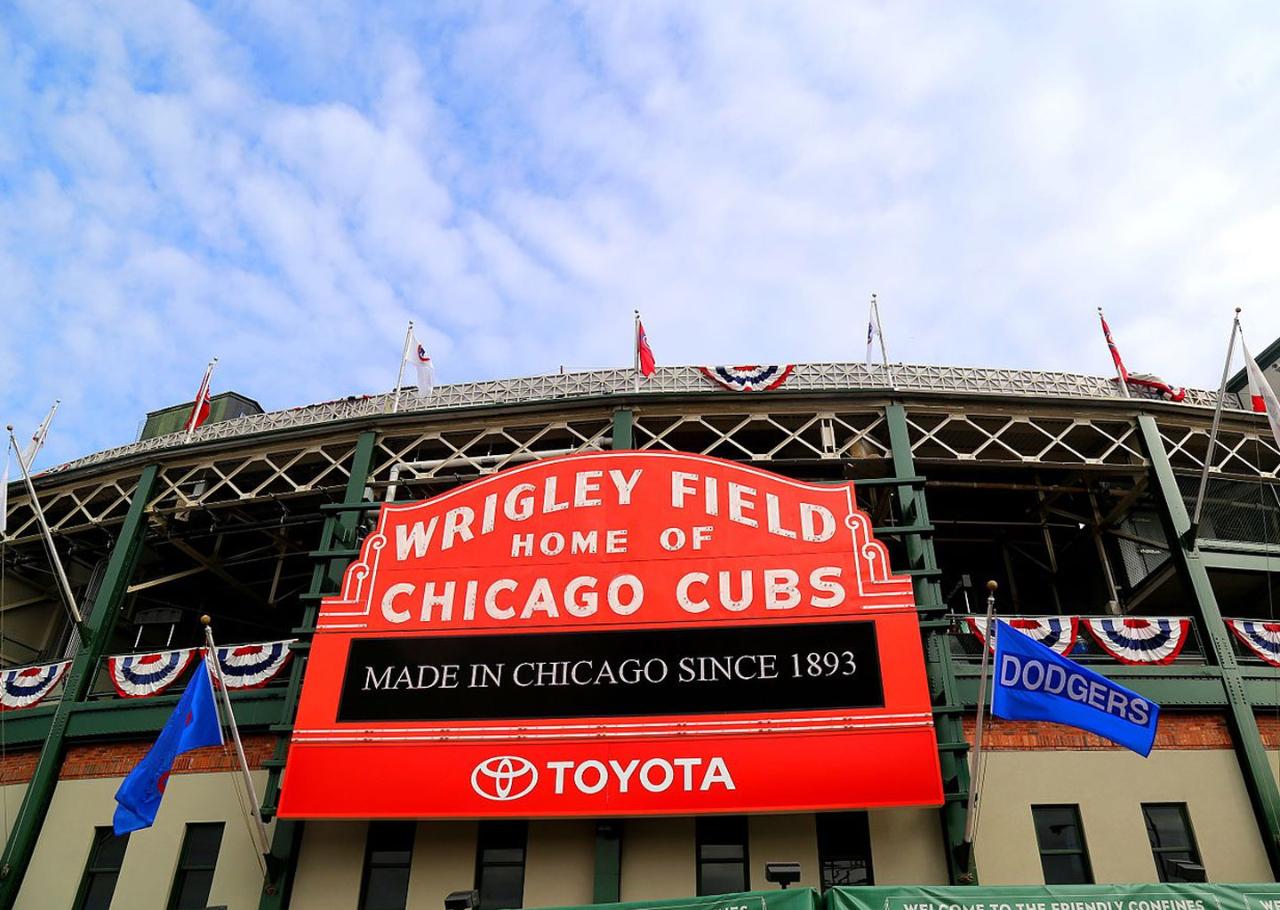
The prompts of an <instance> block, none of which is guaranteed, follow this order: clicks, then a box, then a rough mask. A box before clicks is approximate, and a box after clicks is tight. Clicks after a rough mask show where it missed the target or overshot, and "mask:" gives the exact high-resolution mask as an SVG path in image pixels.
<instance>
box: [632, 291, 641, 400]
mask: <svg viewBox="0 0 1280 910" xmlns="http://www.w3.org/2000/svg"><path fill="white" fill-rule="evenodd" d="M635 314H636V324H635V328H634V330H633V331H632V333H631V334H632V339H631V341H632V344H631V347H632V348H633V349H634V353H635V363H634V364H633V366H632V372H631V381H632V384H633V385H634V387H635V390H636V391H637V392H638V391H640V311H639V310H636V311H635Z"/></svg>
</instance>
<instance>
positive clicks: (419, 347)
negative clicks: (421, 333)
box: [405, 332, 436, 398]
mask: <svg viewBox="0 0 1280 910" xmlns="http://www.w3.org/2000/svg"><path fill="white" fill-rule="evenodd" d="M405 359H406V360H408V361H409V362H410V363H412V364H413V368H414V369H415V370H417V371H418V397H419V398H426V397H427V396H428V395H430V394H431V391H432V389H434V388H435V387H436V367H435V364H434V363H433V362H432V360H431V358H430V357H429V356H428V355H427V349H426V348H425V347H424V346H423V344H422V342H421V341H419V340H418V333H417V332H414V333H413V344H412V345H411V346H410V350H409V352H408V353H407V354H406V355H405Z"/></svg>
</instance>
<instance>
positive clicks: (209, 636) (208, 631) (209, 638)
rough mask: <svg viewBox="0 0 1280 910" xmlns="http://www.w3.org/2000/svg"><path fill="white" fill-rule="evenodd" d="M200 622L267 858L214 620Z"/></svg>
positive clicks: (268, 841)
mask: <svg viewBox="0 0 1280 910" xmlns="http://www.w3.org/2000/svg"><path fill="white" fill-rule="evenodd" d="M200 622H201V623H203V624H204V639H205V644H206V647H207V649H208V657H207V659H206V660H205V667H206V668H209V671H210V672H211V673H213V677H214V679H215V680H217V682H218V689H219V690H220V691H221V692H222V708H223V711H225V712H226V715H227V726H229V727H230V728H231V739H232V741H234V742H235V746H236V757H237V758H238V759H239V760H240V773H241V774H242V775H244V785H245V788H246V789H247V790H248V791H249V800H250V803H249V811H250V812H251V813H252V815H253V820H254V821H255V822H256V823H257V829H258V834H259V835H260V836H261V837H262V849H261V851H260V852H261V853H262V854H263V855H264V856H266V855H267V854H268V853H269V852H270V850H271V839H270V838H269V837H268V836H267V826H266V824H265V823H264V822H263V821H262V815H261V814H260V813H259V811H258V791H257V788H255V787H254V786H253V776H252V775H250V774H249V760H248V759H247V758H245V756H244V743H242V742H241V741H240V728H239V727H237V726H236V716H235V714H234V712H232V710H231V693H230V692H229V691H228V690H227V684H226V682H225V681H224V680H223V678H222V665H221V664H219V663H218V649H217V646H216V645H215V644H214V643H213V626H212V625H211V623H212V620H211V619H210V618H209V615H208V614H205V615H204V616H201V617H200Z"/></svg>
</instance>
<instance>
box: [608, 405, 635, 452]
mask: <svg viewBox="0 0 1280 910" xmlns="http://www.w3.org/2000/svg"><path fill="white" fill-rule="evenodd" d="M632 418H633V415H632V412H631V410H630V409H628V408H618V410H616V411H614V412H613V446H612V448H614V449H629V448H631V447H632V446H633V445H634V444H635V443H634V440H633V437H632V433H631V426H632Z"/></svg>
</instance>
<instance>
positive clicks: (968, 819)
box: [964, 580, 999, 844]
mask: <svg viewBox="0 0 1280 910" xmlns="http://www.w3.org/2000/svg"><path fill="white" fill-rule="evenodd" d="M998 587H999V585H997V584H996V582H995V581H994V580H992V581H989V582H987V626H986V629H987V634H986V635H984V636H983V639H984V640H983V642H982V664H981V669H980V670H979V672H978V718H977V725H976V728H975V730H974V736H973V758H972V760H971V763H970V765H969V805H968V806H967V807H966V808H965V812H964V842H965V843H966V844H972V843H973V836H974V834H976V833H977V831H976V830H975V829H976V828H977V826H978V819H977V814H976V812H975V810H976V808H977V805H978V766H979V764H980V763H981V761H982V719H983V716H984V712H985V711H986V710H987V663H988V661H987V658H988V657H989V656H990V653H991V647H992V646H993V645H994V644H995V635H996V627H995V622H994V620H995V612H996V588H998Z"/></svg>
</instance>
